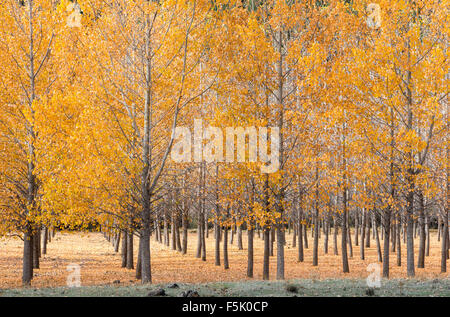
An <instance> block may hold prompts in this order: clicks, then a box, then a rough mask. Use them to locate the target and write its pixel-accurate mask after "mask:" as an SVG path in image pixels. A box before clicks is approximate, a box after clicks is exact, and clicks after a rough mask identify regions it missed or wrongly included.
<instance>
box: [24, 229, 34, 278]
mask: <svg viewBox="0 0 450 317" xmlns="http://www.w3.org/2000/svg"><path fill="white" fill-rule="evenodd" d="M32 279H33V238H32V231H31V228H30V225H27V229H26V231H25V233H24V236H23V266H22V284H23V286H29V285H31V280H32Z"/></svg>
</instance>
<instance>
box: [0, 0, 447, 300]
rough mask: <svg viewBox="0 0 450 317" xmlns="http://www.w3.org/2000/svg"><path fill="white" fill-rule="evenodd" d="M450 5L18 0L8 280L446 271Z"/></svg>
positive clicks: (7, 1) (0, 136)
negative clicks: (372, 266)
mask: <svg viewBox="0 0 450 317" xmlns="http://www.w3.org/2000/svg"><path fill="white" fill-rule="evenodd" d="M449 5H450V3H449V2H448V1H446V0H428V1H425V0H414V1H413V0H377V1H375V0H374V2H370V1H362V0H361V1H359V0H328V1H319V0H264V1H256V0H188V1H186V0H183V1H179V0H160V1H153V0H152V1H150V0H73V1H70V0H20V1H19V0H0V75H1V76H0V147H1V156H0V269H1V270H2V271H3V270H4V272H5V274H4V275H0V287H3V286H4V285H6V287H7V288H12V287H18V286H20V285H23V286H30V285H32V286H34V285H38V286H40V287H41V286H45V285H46V286H50V287H55V286H61V285H64V283H65V276H66V275H68V274H71V273H69V272H68V271H70V268H68V269H67V270H66V266H65V265H68V264H69V263H73V264H77V263H78V264H81V263H83V264H81V280H82V282H83V283H84V282H85V281H86V282H87V284H90V285H99V284H108V283H112V282H113V281H118V283H120V281H122V283H123V281H124V280H125V281H128V280H131V281H132V282H133V283H136V282H137V281H140V283H142V284H150V283H155V282H158V283H161V282H167V283H169V282H172V283H174V282H192V283H199V282H209V281H211V282H212V281H238V280H251V279H255V280H281V281H283V280H287V279H292V278H316V277H317V278H319V279H320V278H335V277H339V278H344V279H345V278H355V277H356V278H360V279H361V278H362V279H365V278H366V277H367V276H368V275H369V274H370V268H369V267H368V266H369V264H377V265H379V266H376V267H379V275H380V277H382V278H384V279H383V280H384V281H388V282H389V280H388V279H392V278H393V277H394V278H399V277H401V278H414V277H423V278H435V279H442V280H448V277H449V275H448V271H447V270H448V268H447V265H448V259H449V253H450V252H449V251H450V236H449V203H450V164H449V155H450V141H449V110H450V108H449V103H448V80H449V71H448V69H449V61H448V56H447V51H448V39H449V28H448V25H449V21H448V8H449ZM50 259H53V260H52V261H55V262H54V264H53V265H51V264H50V263H51V262H50ZM19 260H20V261H19ZM91 262H92V263H91ZM64 263H65V264H64ZM94 263H97V264H95V265H98V267H97V266H96V268H95V269H94ZM61 265H63V266H64V267H63V268H61V267H60V266H61ZM41 266H42V267H41ZM19 268H21V269H20V272H21V274H20V275H21V281H20V276H19V274H18V270H19ZM61 270H63V271H64V272H65V273H64V274H65V275H64V277H61V272H60V271H61ZM74 270H75V271H76V268H74ZM16 271H17V274H16V273H15V272H16ZM75 271H73V272H75ZM311 272H316V273H317V274H318V276H313V275H312V273H311ZM11 276H14V279H13V278H12V277H11ZM43 276H46V277H45V278H43ZM52 276H53V277H52ZM44 279H45V282H43V281H44ZM58 279H59V280H58ZM191 295H192V294H191ZM197 295H198V294H197ZM186 296H187V295H186ZM205 305H206V304H205ZM205 307H206V306H205Z"/></svg>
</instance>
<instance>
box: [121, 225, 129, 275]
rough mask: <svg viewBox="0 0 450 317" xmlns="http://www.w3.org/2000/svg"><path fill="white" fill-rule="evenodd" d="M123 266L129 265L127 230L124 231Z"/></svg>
mask: <svg viewBox="0 0 450 317" xmlns="http://www.w3.org/2000/svg"><path fill="white" fill-rule="evenodd" d="M122 235H123V239H122V267H127V254H128V250H127V249H128V233H127V231H125V230H124V231H122Z"/></svg>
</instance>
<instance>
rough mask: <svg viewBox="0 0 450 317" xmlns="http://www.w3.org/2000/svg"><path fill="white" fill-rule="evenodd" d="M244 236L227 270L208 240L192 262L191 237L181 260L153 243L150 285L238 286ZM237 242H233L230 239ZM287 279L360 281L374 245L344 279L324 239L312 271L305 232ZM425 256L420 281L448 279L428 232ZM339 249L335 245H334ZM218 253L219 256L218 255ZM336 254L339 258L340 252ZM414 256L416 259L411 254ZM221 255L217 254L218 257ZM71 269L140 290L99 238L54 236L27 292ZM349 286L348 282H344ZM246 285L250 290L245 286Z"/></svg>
mask: <svg viewBox="0 0 450 317" xmlns="http://www.w3.org/2000/svg"><path fill="white" fill-rule="evenodd" d="M246 235H247V234H246V233H244V234H243V239H244V250H238V248H237V246H236V242H235V243H234V244H233V245H230V246H229V258H230V269H229V270H224V269H223V267H222V266H220V267H217V266H215V265H214V239H213V237H212V236H213V234H212V233H211V234H210V237H209V239H207V261H206V262H203V261H201V260H200V259H197V258H196V257H195V249H196V242H197V237H196V233H194V232H192V233H190V234H189V240H188V241H189V247H188V254H186V255H181V254H180V253H179V252H177V251H173V250H171V248H170V247H167V246H164V245H161V244H159V243H156V242H155V241H154V240H153V239H152V250H151V252H152V276H153V282H154V283H155V284H160V283H171V282H176V283H195V284H198V283H211V282H220V281H242V280H245V279H246V270H247V250H246V245H247V241H246ZM235 240H236V239H235ZM286 240H287V246H286V249H285V256H286V265H285V269H286V279H288V280H289V279H307V280H323V279H343V278H350V279H362V280H364V279H365V278H366V277H367V276H368V275H369V274H370V273H369V272H368V271H367V266H368V265H369V264H371V263H377V255H376V248H375V246H376V243H375V241H374V240H372V241H371V247H370V248H369V249H367V250H366V260H360V259H359V247H356V246H354V247H353V252H354V256H353V258H350V260H349V263H350V274H343V273H342V272H341V271H342V263H341V256H340V255H338V256H335V255H334V254H333V243H332V239H330V240H331V241H330V247H329V253H328V254H324V250H323V235H322V239H321V240H320V244H319V266H318V267H313V266H312V246H311V243H312V239H311V237H310V232H309V240H310V241H309V242H310V247H309V249H306V250H305V262H303V263H298V262H297V249H296V248H293V247H292V235H288V236H287V239H286ZM431 241H432V245H431V249H430V256H429V257H426V262H425V269H417V268H416V274H417V278H418V279H419V280H433V279H445V278H448V277H449V276H450V275H449V273H446V274H440V273H439V272H440V243H438V242H437V235H436V232H432V240H431ZM417 244H418V243H416V247H418V246H417ZM338 245H340V242H339V241H338ZM134 247H135V261H136V257H137V247H138V243H137V239H136V240H135V243H134ZM22 248H23V245H22V241H21V240H19V239H16V240H14V239H8V240H5V239H3V240H2V239H0V289H7V288H19V287H21V272H22V260H21V256H22V252H23V251H22ZM405 250H406V247H405V246H404V245H402V251H403V254H402V255H403V259H402V266H401V267H397V266H396V257H395V254H391V278H393V279H396V278H405V277H406V252H405ZM221 252H222V250H221ZM339 254H340V252H339ZM416 254H417V253H416ZM221 255H222V254H221ZM262 257H263V242H262V240H261V239H259V238H257V237H256V238H255V265H254V267H255V272H254V276H255V280H258V279H261V278H262V260H263V259H262ZM270 261H271V262H270V270H271V276H270V278H271V280H274V279H275V271H276V257H271V259H270ZM71 263H74V264H77V265H80V266H81V284H82V286H91V285H107V284H109V285H112V284H113V282H114V281H120V285H121V286H124V285H126V286H128V285H134V284H139V281H136V279H135V272H134V270H127V269H123V268H121V265H120V264H121V257H120V254H117V253H115V252H114V250H113V247H112V246H111V244H110V243H108V242H107V241H106V240H105V239H104V238H103V236H102V235H101V234H99V233H89V234H81V233H75V234H71V233H58V234H57V235H56V237H55V238H54V240H53V241H52V242H51V243H50V244H49V246H48V254H47V255H45V256H44V257H43V258H42V261H41V268H40V269H39V270H35V277H34V279H33V281H32V287H35V288H45V287H59V286H66V285H67V284H66V283H67V278H68V275H69V274H70V272H68V271H67V266H68V265H69V264H71ZM349 283H350V282H349ZM249 285H251V284H249Z"/></svg>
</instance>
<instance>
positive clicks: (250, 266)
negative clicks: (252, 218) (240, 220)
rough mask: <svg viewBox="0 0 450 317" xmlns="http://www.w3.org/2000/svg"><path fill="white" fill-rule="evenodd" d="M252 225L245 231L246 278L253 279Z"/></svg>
mask: <svg viewBox="0 0 450 317" xmlns="http://www.w3.org/2000/svg"><path fill="white" fill-rule="evenodd" d="M253 231H254V230H253V225H252V224H249V225H248V229H247V235H248V248H247V252H248V254H247V277H253V236H254V233H253Z"/></svg>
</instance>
